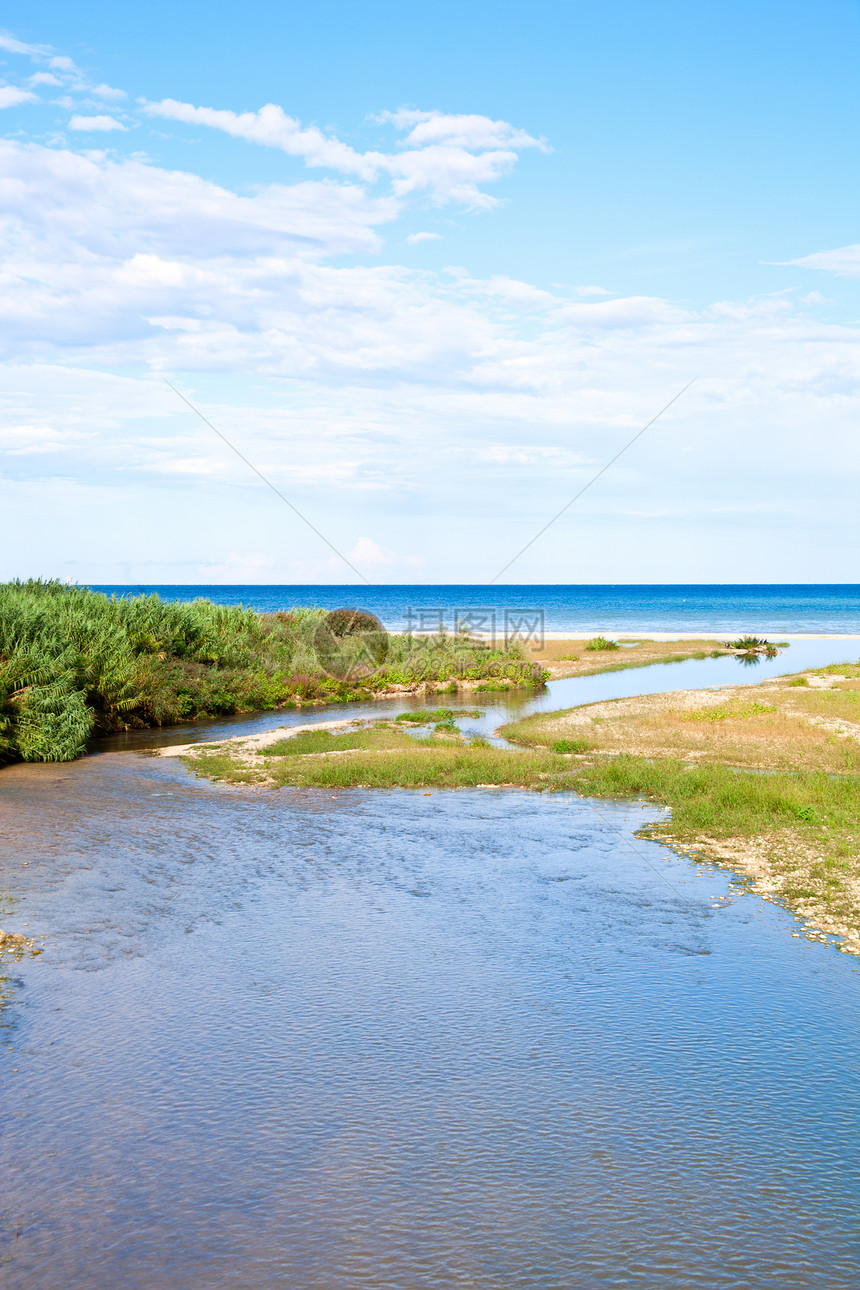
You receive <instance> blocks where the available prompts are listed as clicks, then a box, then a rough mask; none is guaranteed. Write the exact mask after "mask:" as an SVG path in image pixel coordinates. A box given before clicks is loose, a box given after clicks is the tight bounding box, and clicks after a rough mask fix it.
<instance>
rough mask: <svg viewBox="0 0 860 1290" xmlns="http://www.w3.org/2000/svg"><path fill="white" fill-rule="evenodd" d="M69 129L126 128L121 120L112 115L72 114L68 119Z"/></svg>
mask: <svg viewBox="0 0 860 1290" xmlns="http://www.w3.org/2000/svg"><path fill="white" fill-rule="evenodd" d="M69 129H70V130H127V129H128V127H127V126H125V125H123V123H122V121H117V120H116V118H115V117H112V116H73V117H72V119H71V120H70V121H69Z"/></svg>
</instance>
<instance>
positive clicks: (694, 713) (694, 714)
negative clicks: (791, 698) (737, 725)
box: [681, 700, 776, 721]
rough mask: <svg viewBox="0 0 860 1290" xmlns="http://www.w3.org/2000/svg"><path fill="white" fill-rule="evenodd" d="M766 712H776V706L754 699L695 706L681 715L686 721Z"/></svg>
mask: <svg viewBox="0 0 860 1290" xmlns="http://www.w3.org/2000/svg"><path fill="white" fill-rule="evenodd" d="M766 712H776V708H775V707H774V706H773V705H772V704H770V703H758V702H757V701H755V700H753V701H752V702H750V703H734V704H726V705H724V706H722V707H712V708H693V709H691V710H689V711H685V712H683V713H682V714H681V715H682V716H683V718H684V720H685V721H734V720H737V719H739V718H740V719H742V718H745V717H759V716H762V715H763V714H764V713H766Z"/></svg>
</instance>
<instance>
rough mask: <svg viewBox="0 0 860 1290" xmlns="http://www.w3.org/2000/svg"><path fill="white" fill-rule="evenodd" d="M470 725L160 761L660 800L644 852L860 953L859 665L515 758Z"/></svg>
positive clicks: (586, 731) (657, 708)
mask: <svg viewBox="0 0 860 1290" xmlns="http://www.w3.org/2000/svg"><path fill="white" fill-rule="evenodd" d="M414 715H415V716H417V714H414ZM456 715H457V714H456V713H451V715H450V717H449V718H448V719H447V720H445V719H443V720H441V721H435V722H434V723H433V726H432V728H431V727H429V726H428V727H427V728H426V729H425V730H424V731H423V732H422V734H423V738H421V739H420V740H416V739H414V738H413V737H411V736H410V735H409V734H408V733H407V732H406V730H405V729H404V728H403V725H402V724H401V723H399V722H397V721H376V722H362V723H358V724H357V723H349V722H336V723H326V727H325V728H323V727H320V726H313V727H300V728H296V727H294V728H292V730H289V731H287V730H281V731H270V732H267V734H266V735H264V736H256V737H254V739H253V740H251V739H248V738H245V739H238V740H226V741H223V742H222V743H220V744H217V745H213V744H205V745H184V746H182V747H178V748H174V749H162V750H161V752H162V755H179V756H184V757H186V758H187V759H188V764H189V766H190V767H191V768H193V770H194V772H195V773H196V774H200V775H204V776H206V777H208V778H211V779H213V780H217V781H220V782H222V783H230V784H244V785H247V786H256V787H258V788H264V787H274V788H277V787H282V786H294V787H304V788H320V789H328V790H338V789H345V788H357V787H362V788H397V787H401V788H415V789H419V788H420V789H424V790H425V791H427V790H429V791H433V790H434V789H441V788H464V787H476V788H477V787H482V788H490V787H518V788H528V789H534V790H538V791H559V790H564V789H571V790H574V791H576V792H578V793H581V794H585V795H590V796H609V797H617V798H625V797H626V798H640V799H641V798H646V799H648V800H651V801H655V802H658V803H660V804H661V805H664V806H667V807H669V808H670V811H671V814H670V815H669V816H668V818H667V819H666V820H664V821H661V822H660V824H659V826H656V827H653V828H651V829H649V830H646V834H645V836H650V837H653V838H655V839H658V840H661V841H665V842H667V843H670V844H672V845H674V846H676V847H678V848H679V849H682V850H685V851H686V852H688V853H690V854H692V855H694V856H695V857H697V858H699V859H702V860H707V861H710V862H714V863H716V864H719V865H722V866H723V867H726V868H729V869H731V870H734V871H736V872H742V873H744V874H746V875H748V877H749V879H750V881H751V883H752V885H753V886H754V888H755V889H756V890H757V891H759V892H760V893H761V894H762V895H764V896H765V897H766V898H767V899H772V900H776V901H778V902H779V903H782V904H784V905H785V906H786V907H787V908H789V909H791V910H792V911H793V912H795V913H796V914H797V915H798V916H799V917H800V918H802V919H803V920H805V922H806V924H807V925H808V926H809V927H810V928H813V927H814V928H816V929H818V930H817V931H816V932H812V931H810V932H809V934H810V935H819V934H820V935H824V936H825V937H834V938H837V939H839V941H840V943H841V944H842V946H843V948H845V949H846V950H848V951H850V952H852V953H860V665H856V664H855V665H850V664H839V665H831V666H829V667H826V668H819V669H812V670H809V671H807V672H805V673H800V674H796V675H794V676H784V677H779V678H777V679H774V680H770V681H767V682H765V683H763V684H759V685H755V686H732V687H728V688H725V689H721V690H694V691H693V690H691V691H674V692H672V693H669V694H653V695H647V696H643V697H638V698H631V699H619V700H612V701H605V702H601V703H596V704H590V705H585V706H582V707H577V708H574V709H571V710H568V711H561V712H555V713H541V714H537V715H535V716H531V717H527V718H525V719H524V720H521V721H518V722H514V723H512V724H510V725H508V726H505V727H503V729H502V731H501V733H502V734H504V735H505V736H506V738H507V739H508V740H510V741H511V742H513V743H514V744H515V745H516V746H515V747H507V748H500V747H494V746H491V745H489V744H488V743H487V742H486V740H483V739H480V738H478V739H474V738H472V739H470V738H467V737H464V736H463V735H461V734H460V732H459V730H458V729H457V727H456V724H455V723H454V718H455V717H456ZM296 736H300V737H299V738H296ZM294 738H296V741H295V742H293V739H294Z"/></svg>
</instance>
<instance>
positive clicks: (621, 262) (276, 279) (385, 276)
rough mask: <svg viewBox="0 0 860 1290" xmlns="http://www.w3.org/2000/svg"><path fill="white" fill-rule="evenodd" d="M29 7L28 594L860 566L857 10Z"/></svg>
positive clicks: (20, 161) (3, 188)
mask: <svg viewBox="0 0 860 1290" xmlns="http://www.w3.org/2000/svg"><path fill="white" fill-rule="evenodd" d="M10 12H11V11H7V25H6V26H5V27H3V28H2V30H1V31H0V152H2V165H0V221H2V255H3V263H2V277H3V280H2V290H0V335H2V352H0V363H2V374H0V577H3V578H11V577H37V576H41V577H58V578H62V579H67V580H70V581H77V582H81V583H101V584H105V583H133V584H138V583H309V582H310V583H314V582H318V583H343V582H349V581H361V580H366V581H369V582H371V583H446V582H452V583H467V582H475V583H486V582H489V581H491V580H492V579H493V578H494V577H496V576H497V575H499V573H500V571H501V570H502V569H503V567H504V566H505V565H507V564H509V562H511V561H513V562H512V563H510V564H509V567H508V568H507V569H506V570H505V572H504V573H503V574H502V575H501V580H502V581H503V582H515V583H568V582H570V583H604V582H608V583H625V582H628V583H636V582H641V583H649V582H650V583H671V582H705V583H707V582H716V583H719V582H732V583H736V582H854V581H857V580H858V569H860V561H858V556H860V530H858V516H857V512H858V507H857V500H856V499H857V497H858V496H860V436H858V399H857V394H858V386H860V348H858V344H857V341H858V330H860V300H858V284H860V228H858V211H860V202H858V197H860V166H858V161H860V157H858V152H860V147H858V142H860V76H858V71H860V6H858V4H857V3H856V2H853V3H847V2H844V0H819V2H818V3H815V4H812V3H802V4H801V3H791V2H790V0H781V2H779V3H774V2H772V0H757V2H756V4H754V5H750V4H749V3H747V2H745V3H734V0H728V2H726V3H719V4H716V3H712V4H707V5H705V4H692V3H690V0H686V2H685V3H680V2H676V0H649V3H648V4H644V3H642V0H604V3H601V4H600V5H597V4H594V3H591V2H590V3H580V0H565V2H564V3H557V2H556V0H543V2H542V0H532V3H530V4H528V5H526V4H524V3H522V2H520V3H511V2H510V0H493V3H488V2H484V0H477V2H473V3H469V2H468V0H459V2H458V3H457V4H452V3H449V0H440V2H438V3H436V4H434V5H433V6H432V7H421V8H418V7H413V8H412V9H409V8H408V7H406V6H403V5H402V4H396V5H395V4H393V3H379V2H375V0H367V3H365V4H363V5H360V6H359V5H356V4H345V3H325V0H323V2H321V3H317V4H316V5H314V6H310V5H307V4H302V5H299V4H294V3H289V2H287V3H285V2H284V0H279V2H278V3H273V2H272V0H258V2H257V3H255V4H254V5H253V6H239V5H236V4H226V3H223V0H207V3H205V4H204V3H202V2H201V0H182V3H178V4H177V0H171V3H169V4H168V3H166V2H163V0H138V2H137V3H135V4H134V5H131V4H127V3H125V0H114V2H113V3H110V4H108V3H101V2H99V3H96V2H95V0H80V2H79V3H78V4H76V5H74V6H70V5H68V4H67V3H66V4H62V5H61V4H60V3H58V2H55V0H29V3H28V5H27V6H26V7H23V8H22V9H21V10H20V11H19V12H18V13H16V14H15V15H14V17H15V20H16V22H17V23H18V25H15V26H12V25H8V19H9V17H10ZM165 378H166V379H165ZM166 381H169V382H170V383H171V384H172V385H173V386H174V387H175V390H178V391H180V392H181V394H182V395H184V396H185V397H186V398H187V399H188V400H190V402H191V403H192V404H193V407H194V408H196V409H197V410H198V411H199V412H200V413H201V414H202V415H203V416H204V417H206V418H207V419H208V421H209V422H211V426H212V427H214V428H215V429H214V430H213V429H212V428H210V427H209V426H207V425H206V424H205V423H204V421H203V420H201V419H200V417H198V416H197V415H196V414H195V412H194V411H193V410H192V408H190V407H189V406H188V405H187V404H186V403H184V402H183V401H182V399H181V398H180V397H179V395H178V394H177V393H176V392H175V390H174V389H171V388H170V386H169V385H168V384H167V383H166ZM690 382H692V384H691V385H690ZM687 386H689V388H687V389H686V390H685V392H684V393H683V394H681V395H680V397H679V398H676V396H677V395H678V394H679V392H680V391H681V390H683V389H684V387H687ZM671 400H675V401H674V402H672V404H671V407H668V409H667V410H666V411H665V412H664V413H663V414H662V415H661V416H659V417H658V418H657V420H656V421H655V422H654V423H653V424H652V425H651V426H650V427H649V428H648V429H647V430H645V432H644V434H642V435H641V436H640V437H639V438H638V439H636V440H635V442H633V443H632V444H631V446H630V447H629V448H628V449H627V450H626V451H624V452H623V454H622V455H621V456H620V457H619V458H618V460H617V461H615V462H614V463H613V464H612V465H610V466H609V468H608V469H607V470H605V472H604V473H603V474H601V475H600V477H599V478H597V479H596V480H595V482H594V483H593V484H592V485H591V486H590V487H589V488H588V490H587V492H585V493H584V494H583V496H582V497H581V498H580V499H579V500H577V501H575V502H574V504H573V505H572V506H570V507H569V509H567V510H566V511H565V512H564V514H563V515H562V516H561V518H560V519H558V521H557V522H556V523H555V524H553V525H552V526H551V527H550V528H549V529H548V530H547V532H546V533H545V534H543V535H542V536H541V537H539V538H538V539H537V540H536V541H534V542H531V539H532V538H534V536H535V534H537V533H538V531H539V530H540V529H541V528H542V527H543V526H544V525H545V524H546V523H547V522H548V521H549V520H550V519H551V518H552V517H553V516H554V515H556V514H557V513H558V512H559V511H561V510H562V508H563V507H565V506H566V504H567V503H568V502H569V501H570V500H571V499H572V498H573V497H575V496H576V495H577V494H578V493H579V492H580V491H581V490H582V489H583V488H584V487H585V486H586V485H588V484H589V481H591V480H593V479H594V477H595V476H596V475H597V474H598V472H600V471H601V470H603V467H604V466H606V465H607V463H608V462H610V461H611V460H612V459H613V458H614V457H615V456H616V454H618V453H619V452H620V451H621V450H622V449H624V448H625V445H627V444H628V443H630V441H631V440H633V439H634V436H636V435H637V433H638V432H639V431H640V430H641V429H642V428H643V427H644V426H645V425H646V424H647V423H648V422H649V421H651V420H652V418H654V417H655V416H656V415H657V414H658V413H660V412H661V409H663V408H665V407H666V405H667V404H669V403H670V401H671ZM216 430H217V431H218V432H219V433H215V431H216ZM219 434H220V436H223V437H224V438H221V437H219ZM224 439H226V440H227V441H228V442H227V443H225V442H224ZM230 444H231V445H233V447H234V448H235V449H236V450H237V451H238V452H239V453H240V454H241V458H244V460H242V459H241V458H240V457H239V456H237V455H236V454H235V453H234V452H233V451H232V450H231V447H230V446H228V445H230ZM255 472H259V474H257V473H255ZM260 475H262V476H263V477H264V479H265V480H267V481H268V483H269V484H270V485H271V486H272V488H274V489H276V490H277V492H278V493H280V494H281V495H282V498H286V499H287V500H288V502H289V503H290V506H286V505H284V501H283V500H282V498H279V497H278V496H276V494H275V492H273V491H272V488H270V487H267V484H266V483H265V482H263V480H261V478H260ZM292 508H295V509H292ZM302 517H304V518H302ZM305 521H308V522H307V523H306V522H305ZM528 543H531V545H528V547H527V549H525V550H523V548H525V547H526V546H527V544H528ZM520 551H522V552H523V553H522V554H521V555H518V552H520ZM514 557H517V558H516V559H515V558H514Z"/></svg>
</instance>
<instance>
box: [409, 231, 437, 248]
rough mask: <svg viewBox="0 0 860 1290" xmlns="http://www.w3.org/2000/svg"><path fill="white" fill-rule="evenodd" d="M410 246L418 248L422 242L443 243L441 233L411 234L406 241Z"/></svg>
mask: <svg viewBox="0 0 860 1290" xmlns="http://www.w3.org/2000/svg"><path fill="white" fill-rule="evenodd" d="M406 241H407V243H408V245H409V246H418V244H419V243H420V242H441V241H442V234H441V233H410V234H409V236H408V237H407V239H406Z"/></svg>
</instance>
